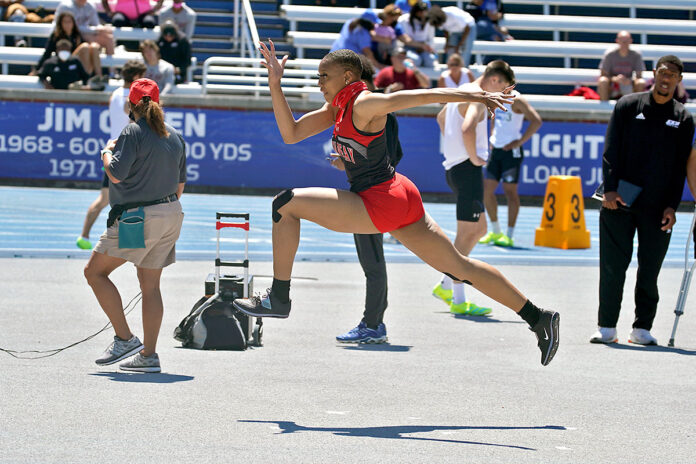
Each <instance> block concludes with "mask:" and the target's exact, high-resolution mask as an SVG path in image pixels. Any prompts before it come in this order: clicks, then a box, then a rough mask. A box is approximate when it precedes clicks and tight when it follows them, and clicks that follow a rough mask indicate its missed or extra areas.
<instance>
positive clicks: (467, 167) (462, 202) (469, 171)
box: [446, 160, 484, 222]
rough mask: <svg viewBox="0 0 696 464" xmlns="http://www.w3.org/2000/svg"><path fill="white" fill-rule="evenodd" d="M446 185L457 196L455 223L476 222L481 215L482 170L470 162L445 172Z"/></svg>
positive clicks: (467, 161)
mask: <svg viewBox="0 0 696 464" xmlns="http://www.w3.org/2000/svg"><path fill="white" fill-rule="evenodd" d="M446 175H447V185H449V187H450V188H451V189H452V191H453V192H454V194H455V195H457V221H466V222H478V220H479V219H480V218H481V215H482V214H483V211H484V209H483V168H482V167H481V166H474V165H473V164H471V161H470V160H466V161H464V162H463V163H459V164H457V165H456V166H453V167H452V168H451V169H448V170H447V171H446Z"/></svg>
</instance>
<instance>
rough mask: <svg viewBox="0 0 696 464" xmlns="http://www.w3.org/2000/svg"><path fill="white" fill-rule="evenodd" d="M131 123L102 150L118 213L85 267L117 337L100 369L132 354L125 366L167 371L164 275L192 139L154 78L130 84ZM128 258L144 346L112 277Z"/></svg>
mask: <svg viewBox="0 0 696 464" xmlns="http://www.w3.org/2000/svg"><path fill="white" fill-rule="evenodd" d="M128 100H129V103H130V108H131V113H132V114H131V119H132V120H133V121H135V123H131V124H128V126H126V127H125V128H124V129H123V131H122V132H121V135H120V136H119V138H118V140H111V141H110V142H109V144H108V145H107V146H106V148H105V149H104V150H102V161H103V163H104V171H105V172H106V174H107V175H108V176H109V180H110V182H109V202H110V204H111V211H110V212H109V220H108V221H107V230H106V232H105V233H104V234H103V235H102V236H101V238H100V239H99V243H97V245H96V247H95V248H94V251H93V252H92V256H91V257H90V259H89V261H88V262H87V266H86V267H85V271H84V272H85V277H86V279H87V282H88V283H89V286H90V287H92V291H94V295H95V296H96V297H97V300H98V301H99V304H100V305H101V307H102V309H103V310H104V312H105V313H106V315H107V316H108V318H109V320H110V321H111V324H112V325H113V327H114V331H115V332H116V335H115V336H114V341H113V343H112V344H111V345H110V346H109V347H108V348H107V349H106V351H105V352H104V354H103V355H102V356H101V357H100V358H99V359H97V360H96V363H97V364H98V365H100V366H105V365H109V364H114V363H116V362H118V361H120V360H122V359H125V358H127V357H129V356H132V355H134V354H135V355H136V356H135V357H134V358H133V359H132V360H130V361H128V362H125V363H122V364H121V366H120V367H121V369H123V370H127V371H136V372H160V362H159V357H158V356H157V352H156V350H155V347H156V345H157V336H158V334H159V329H160V324H161V323H162V313H163V309H164V308H163V304H162V295H161V293H160V276H161V275H162V269H163V268H164V267H165V266H168V265H170V264H172V263H173V262H174V261H175V244H176V240H177V239H178V238H179V232H180V231H181V224H182V222H183V218H184V213H183V212H182V210H181V204H180V203H179V201H178V200H179V198H180V197H181V195H182V193H183V191H184V182H185V181H186V157H185V152H184V148H185V144H184V140H183V138H182V137H181V135H179V134H178V133H177V132H175V131H174V129H173V128H172V127H171V126H169V125H167V124H166V123H165V122H164V113H163V112H162V108H160V106H159V89H158V88H157V84H156V83H155V82H154V81H152V80H150V79H138V80H136V81H134V82H133V84H132V85H131V87H130V94H129V96H128ZM126 261H130V262H132V263H133V264H135V266H136V269H137V274H138V281H139V282H140V289H141V291H142V298H143V300H142V306H143V332H144V337H143V340H144V344H143V343H141V342H140V340H139V339H138V337H136V336H135V335H133V333H132V332H131V330H130V328H129V327H128V323H127V322H126V317H125V315H124V313H123V304H122V302H121V296H120V294H119V292H118V289H117V288H116V286H115V285H114V284H113V282H112V281H111V279H109V275H110V274H111V273H112V272H113V271H114V270H115V269H116V268H118V267H119V266H121V265H122V264H123V263H125V262H126Z"/></svg>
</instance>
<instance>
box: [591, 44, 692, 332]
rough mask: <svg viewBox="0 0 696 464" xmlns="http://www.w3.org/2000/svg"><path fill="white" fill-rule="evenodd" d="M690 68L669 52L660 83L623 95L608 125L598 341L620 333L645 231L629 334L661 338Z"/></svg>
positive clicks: (686, 135) (688, 124)
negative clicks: (656, 332) (629, 274)
mask: <svg viewBox="0 0 696 464" xmlns="http://www.w3.org/2000/svg"><path fill="white" fill-rule="evenodd" d="M683 70H684V65H683V64H682V62H681V60H680V59H679V58H677V57H676V56H674V55H666V56H663V57H661V58H660V59H659V60H657V64H656V65H655V69H653V75H654V77H655V85H654V87H653V89H652V91H650V92H639V93H632V94H630V95H626V96H624V97H622V98H621V99H620V100H619V101H618V102H617V103H616V106H614V111H613V112H612V114H611V119H610V120H609V124H608V125H607V133H606V137H605V141H604V155H603V157H602V173H603V177H604V194H603V200H602V208H601V209H600V211H599V310H598V314H597V319H598V321H597V325H598V328H597V331H596V332H595V333H594V334H593V335H592V337H591V338H590V342H591V343H615V342H616V341H618V337H617V331H616V325H617V322H618V319H619V312H620V311H621V300H622V297H623V288H624V282H625V280H626V270H627V269H628V266H629V264H630V263H631V256H632V255H633V241H634V237H635V235H636V232H638V251H637V258H638V271H637V274H636V288H635V318H634V320H633V325H632V327H633V330H632V331H631V333H630V335H629V336H628V341H629V342H630V343H636V344H638V345H657V340H656V339H655V337H653V336H652V334H651V333H650V330H651V329H652V325H653V321H654V319H655V315H656V313H657V302H658V301H659V298H660V297H659V293H658V287H657V278H658V275H659V274H660V269H661V268H662V261H663V260H664V258H665V254H666V253H667V248H668V247H669V241H670V238H671V236H672V234H671V232H672V227H673V226H674V224H675V222H676V221H677V218H676V215H675V211H676V209H677V207H678V206H679V202H680V201H681V198H682V191H683V189H684V178H685V176H686V169H687V160H688V158H689V154H690V152H691V142H692V141H693V137H694V120H693V118H692V116H691V114H690V113H689V111H688V110H687V109H686V108H684V105H682V104H681V103H679V102H678V101H676V100H675V99H674V92H675V90H676V88H677V85H678V84H679V83H680V82H681V80H682V71H683ZM690 183H691V182H690Z"/></svg>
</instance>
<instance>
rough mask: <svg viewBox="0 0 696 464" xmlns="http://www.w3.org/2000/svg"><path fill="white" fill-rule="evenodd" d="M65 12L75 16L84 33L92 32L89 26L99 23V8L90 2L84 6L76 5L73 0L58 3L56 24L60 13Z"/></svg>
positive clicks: (78, 26) (76, 22)
mask: <svg viewBox="0 0 696 464" xmlns="http://www.w3.org/2000/svg"><path fill="white" fill-rule="evenodd" d="M63 12H68V13H71V14H72V15H73V16H74V17H75V24H77V28H78V29H79V30H80V32H82V33H83V34H84V33H85V32H88V33H91V32H92V31H91V29H90V28H89V26H98V25H99V15H97V9H96V8H95V7H94V5H92V4H91V3H90V2H87V3H85V4H84V5H82V6H78V5H76V4H75V2H74V1H73V0H66V1H63V2H61V4H60V5H58V8H56V14H55V17H54V19H53V24H55V22H56V20H57V19H58V16H60V14H61V13H63Z"/></svg>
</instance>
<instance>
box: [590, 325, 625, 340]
mask: <svg viewBox="0 0 696 464" xmlns="http://www.w3.org/2000/svg"><path fill="white" fill-rule="evenodd" d="M618 341H619V338H618V337H617V336H616V327H597V331H596V332H595V333H594V334H592V338H590V343H605V344H608V343H616V342H618Z"/></svg>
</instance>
